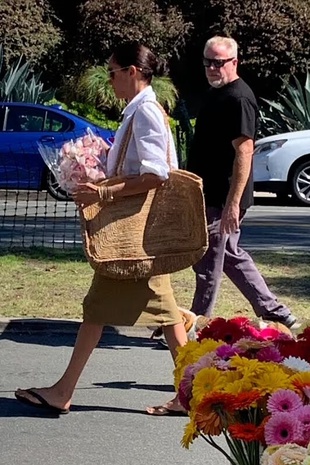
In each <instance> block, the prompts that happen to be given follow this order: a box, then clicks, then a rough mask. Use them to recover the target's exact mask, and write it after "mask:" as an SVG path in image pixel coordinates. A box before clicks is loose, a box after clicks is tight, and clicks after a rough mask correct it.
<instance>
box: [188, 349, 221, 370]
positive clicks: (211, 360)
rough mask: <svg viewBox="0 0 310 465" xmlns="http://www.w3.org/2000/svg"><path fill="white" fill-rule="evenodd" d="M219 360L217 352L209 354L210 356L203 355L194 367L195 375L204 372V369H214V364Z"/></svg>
mask: <svg viewBox="0 0 310 465" xmlns="http://www.w3.org/2000/svg"><path fill="white" fill-rule="evenodd" d="M217 360H218V357H217V355H216V353H215V352H209V353H208V354H205V355H203V356H202V357H200V359H199V360H198V361H197V362H196V363H194V364H193V365H192V366H193V374H194V375H195V374H196V373H198V371H200V370H202V369H203V368H211V367H214V364H215V362H216V361H217Z"/></svg>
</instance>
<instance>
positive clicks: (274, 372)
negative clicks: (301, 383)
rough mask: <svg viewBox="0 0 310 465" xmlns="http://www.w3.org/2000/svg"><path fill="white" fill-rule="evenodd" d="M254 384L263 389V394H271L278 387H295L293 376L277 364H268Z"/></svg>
mask: <svg viewBox="0 0 310 465" xmlns="http://www.w3.org/2000/svg"><path fill="white" fill-rule="evenodd" d="M266 365H267V363H266ZM254 386H255V387H256V388H257V389H259V390H260V391H261V393H262V395H265V394H271V393H273V392H275V391H277V390H278V389H292V387H293V385H292V381H291V377H290V376H289V375H288V374H287V373H285V372H284V371H283V370H282V368H278V367H277V365H274V367H273V368H271V367H267V366H266V371H265V372H264V373H260V375H259V377H257V379H256V380H255V383H254Z"/></svg>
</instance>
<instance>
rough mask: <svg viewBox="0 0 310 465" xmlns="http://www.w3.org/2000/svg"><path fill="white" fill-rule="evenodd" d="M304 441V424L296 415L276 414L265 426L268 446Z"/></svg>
mask: <svg viewBox="0 0 310 465" xmlns="http://www.w3.org/2000/svg"><path fill="white" fill-rule="evenodd" d="M302 440H303V428H302V423H301V422H300V421H299V420H298V418H296V415H295V414H294V413H283V412H280V413H275V414H274V415H271V417H270V419H269V420H268V421H267V423H266V425H265V441H266V444H267V445H268V446H271V445H278V444H287V443H294V442H296V443H300V442H302Z"/></svg>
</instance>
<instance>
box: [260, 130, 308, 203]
mask: <svg viewBox="0 0 310 465" xmlns="http://www.w3.org/2000/svg"><path fill="white" fill-rule="evenodd" d="M253 170H254V189H255V191H257V192H273V193H276V194H277V195H278V196H287V195H292V197H293V198H294V200H296V201H297V202H298V203H299V204H302V205H308V206H310V130H306V131H293V132H287V133H284V134H277V135H275V136H269V137H264V138H262V139H259V140H258V141H256V143H255V151H254V159H253Z"/></svg>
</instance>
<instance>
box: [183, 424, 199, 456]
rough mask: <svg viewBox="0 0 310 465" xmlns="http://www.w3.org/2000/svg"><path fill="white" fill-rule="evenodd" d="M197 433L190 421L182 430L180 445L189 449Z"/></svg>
mask: <svg viewBox="0 0 310 465" xmlns="http://www.w3.org/2000/svg"><path fill="white" fill-rule="evenodd" d="M198 434H199V433H198V431H197V429H196V425H195V422H194V421H193V420H191V421H190V422H189V423H187V425H186V426H185V428H184V434H183V438H182V440H181V445H182V446H183V447H185V448H186V449H189V446H190V444H192V443H193V441H194V439H195V438H197V436H198Z"/></svg>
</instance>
